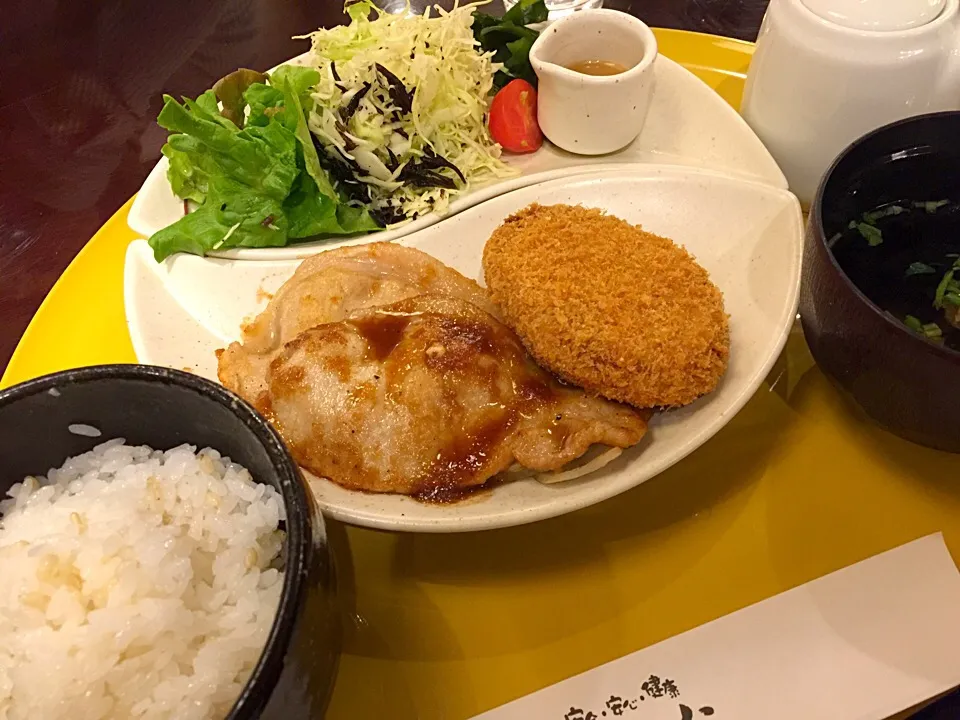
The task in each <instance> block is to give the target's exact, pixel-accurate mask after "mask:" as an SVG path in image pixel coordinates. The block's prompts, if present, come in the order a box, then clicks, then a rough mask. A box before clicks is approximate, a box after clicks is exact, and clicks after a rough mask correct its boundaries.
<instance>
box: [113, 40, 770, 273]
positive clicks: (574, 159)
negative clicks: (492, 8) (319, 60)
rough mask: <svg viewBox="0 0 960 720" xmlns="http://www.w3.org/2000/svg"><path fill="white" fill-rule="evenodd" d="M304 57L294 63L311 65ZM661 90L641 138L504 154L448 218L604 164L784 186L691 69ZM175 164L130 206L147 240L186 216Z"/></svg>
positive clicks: (359, 238)
mask: <svg viewBox="0 0 960 720" xmlns="http://www.w3.org/2000/svg"><path fill="white" fill-rule="evenodd" d="M308 57H309V56H308V55H307V54H304V55H301V56H299V57H297V58H295V59H294V60H292V61H290V64H292V65H297V66H301V65H304V64H306V63H307V61H308ZM654 69H655V90H654V93H653V99H652V101H651V105H650V111H649V114H648V116H647V119H646V122H645V124H644V126H643V130H642V131H641V133H640V135H639V137H637V139H636V140H634V141H633V143H631V144H630V145H628V146H627V147H626V148H624V149H623V150H621V151H619V152H616V153H612V154H609V155H600V156H584V155H574V154H572V153H568V152H565V151H563V150H560V149H558V148H556V147H554V146H553V145H551V144H550V143H549V142H544V144H543V145H542V147H541V148H540V149H539V150H537V151H536V152H534V153H530V154H524V155H519V154H516V155H515V154H509V153H504V154H503V155H502V159H503V161H504V162H505V163H506V164H507V165H508V166H509V167H510V168H513V169H514V170H515V171H516V172H517V174H516V175H514V176H513V177H507V178H503V179H499V180H496V181H493V182H490V183H488V184H485V185H480V186H478V187H476V188H475V189H470V190H469V191H468V192H466V193H465V194H463V195H460V196H457V197H455V198H454V199H453V200H452V201H451V202H450V204H449V206H448V207H447V209H446V213H445V215H452V214H455V213H458V212H460V211H462V210H465V209H467V208H469V207H473V206H474V205H477V204H478V203H481V202H484V201H486V200H489V199H491V198H494V197H496V196H498V195H502V194H503V193H506V192H510V191H512V190H516V189H519V188H522V187H526V186H528V185H532V184H534V183H538V182H543V181H546V180H552V179H556V178H561V177H566V176H569V175H573V174H578V173H583V172H591V171H597V170H598V169H600V168H601V167H602V168H603V169H608V168H609V167H610V166H611V165H613V166H626V165H631V164H634V163H667V164H675V165H690V166H696V167H704V168H708V169H712V170H717V171H721V172H724V173H727V174H730V175H733V176H739V177H747V178H751V179H754V180H757V181H759V182H762V183H766V184H769V185H771V186H774V187H778V188H783V189H786V187H787V183H786V180H785V178H784V176H783V174H782V173H781V172H780V169H779V168H778V167H777V164H776V162H775V161H774V160H773V158H772V157H771V156H770V154H769V152H767V150H766V148H765V147H764V146H763V144H762V143H761V142H760V140H759V139H758V138H757V137H756V135H755V134H754V133H753V131H752V130H751V129H750V128H749V127H748V126H747V124H746V123H745V122H744V121H743V119H742V118H741V117H740V116H739V115H738V114H737V112H736V111H735V110H734V109H733V108H731V107H730V106H729V105H728V104H727V103H726V102H725V101H724V100H723V99H722V98H721V97H720V96H719V95H717V94H716V93H715V92H714V91H713V90H712V89H711V88H710V87H708V86H707V85H706V84H704V83H703V82H702V81H701V80H700V79H698V78H697V77H696V76H695V75H693V74H692V73H691V72H689V71H688V70H686V69H685V68H684V67H682V66H681V65H679V64H678V63H676V62H674V61H673V60H670V59H669V58H667V57H664V56H662V55H661V56H659V57H658V58H657V59H656V61H655V65H654ZM168 169H169V161H168V160H167V158H163V159H161V160H160V162H159V163H158V164H157V165H156V167H155V168H154V169H153V170H152V171H151V173H150V175H149V176H148V177H147V179H146V181H145V182H144V184H143V187H142V188H141V189H140V192H139V193H138V195H137V197H136V199H135V200H134V203H133V206H132V207H131V209H130V214H129V218H128V222H129V225H130V227H131V228H132V229H133V230H134V231H135V232H137V233H140V234H142V235H143V236H144V237H150V236H151V235H153V234H154V233H156V232H158V231H159V230H161V229H163V228H165V227H167V226H168V225H170V224H171V223H173V222H176V221H177V220H178V219H180V218H181V217H182V216H183V214H184V202H183V200H181V199H180V198H178V197H177V196H176V195H175V194H174V192H173V189H172V188H171V185H170V182H169V180H168V178H167V173H168ZM440 219H442V216H441V215H440V214H438V213H428V214H425V215H422V216H420V217H418V218H417V219H414V220H411V221H409V222H406V223H405V224H402V225H397V226H394V227H390V228H387V229H385V230H383V231H380V232H374V233H370V234H369V235H354V236H346V237H341V238H330V239H323V240H317V241H310V242H303V243H297V244H291V245H288V246H285V247H267V248H237V249H230V250H226V249H224V250H219V251H214V252H212V253H210V254H211V255H213V256H215V257H221V258H232V259H249V260H271V261H273V260H289V259H296V258H304V257H308V256H310V255H313V254H315V253H318V252H322V251H323V250H325V249H328V248H331V247H339V246H343V245H355V244H361V243H367V242H373V241H387V240H395V239H397V238H400V237H403V236H405V235H409V234H411V233H414V232H417V231H418V230H422V229H423V228H425V227H428V226H430V225H432V224H433V223H435V222H437V221H438V220H440Z"/></svg>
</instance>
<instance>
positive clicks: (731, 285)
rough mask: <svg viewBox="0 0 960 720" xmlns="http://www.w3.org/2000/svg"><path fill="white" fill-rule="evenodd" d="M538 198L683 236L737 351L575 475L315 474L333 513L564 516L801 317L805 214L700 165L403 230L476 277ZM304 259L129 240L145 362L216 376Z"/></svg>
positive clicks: (742, 373)
mask: <svg viewBox="0 0 960 720" xmlns="http://www.w3.org/2000/svg"><path fill="white" fill-rule="evenodd" d="M532 202H538V203H542V204H544V205H548V204H554V203H568V204H582V205H584V206H586V207H596V208H600V209H603V210H605V211H607V212H608V213H610V214H612V215H616V216H618V217H620V218H623V219H624V220H627V221H628V222H630V223H635V224H640V225H642V226H643V228H644V229H645V230H647V231H649V232H653V233H656V234H659V235H664V236H667V237H670V238H672V239H673V240H674V241H675V242H677V243H678V244H679V245H682V246H684V247H685V248H687V250H688V251H689V252H690V253H692V254H693V256H694V257H695V258H696V260H697V262H699V263H700V264H701V265H702V266H703V267H704V268H705V269H706V270H707V271H708V272H709V274H710V277H711V279H712V281H713V282H714V283H715V284H716V285H717V287H718V288H719V289H720V290H721V291H722V293H723V297H724V302H725V308H726V311H727V312H728V313H729V315H730V363H729V367H728V370H727V372H726V375H725V376H724V377H723V379H722V380H721V382H720V385H719V387H718V388H717V390H716V391H714V392H713V393H711V394H709V395H707V396H705V397H704V398H702V399H700V400H698V401H696V402H694V403H693V404H692V405H689V406H687V407H685V408H683V409H682V410H675V411H669V412H665V413H661V414H659V415H657V416H656V417H655V418H654V420H653V421H652V422H651V426H650V432H649V433H648V435H647V436H646V437H645V438H644V439H643V441H642V442H641V443H640V444H639V445H636V446H634V447H632V448H629V449H628V450H626V451H625V452H624V453H623V454H622V455H621V456H620V457H619V458H617V459H616V460H615V461H614V462H612V463H611V464H609V465H607V466H605V467H603V468H602V469H600V470H598V471H597V472H594V473H592V474H590V475H587V476H585V477H582V478H579V479H576V480H573V481H570V482H565V483H558V484H555V485H543V484H540V483H539V482H537V481H536V480H534V479H521V480H516V481H512V482H505V483H503V484H499V485H496V486H495V487H492V488H491V489H488V490H484V491H482V492H480V493H479V494H477V495H476V496H475V497H473V498H471V499H469V500H466V501H464V502H461V503H455V504H452V505H433V504H426V503H423V502H419V501H417V500H414V499H411V498H409V497H405V496H398V495H375V494H368V493H360V492H354V491H349V490H345V489H343V488H341V487H339V486H337V485H335V484H333V483H331V482H329V481H325V480H319V481H318V482H316V483H314V485H313V489H314V491H315V494H316V495H317V499H318V501H319V503H320V504H321V506H322V507H323V508H324V510H325V511H326V512H328V513H330V514H331V515H333V516H334V517H337V518H338V519H341V520H344V521H346V522H350V523H354V524H359V525H365V526H370V527H377V528H384V529H391V530H408V531H433V532H461V531H469V530H479V529H484V528H493V527H503V526H509V525H516V524H520V523H525V522H532V521H535V520H539V519H543V518H547V517H552V516H556V515H560V514H563V513H566V512H570V511H572V510H575V509H578V508H582V507H585V506H587V505H591V504H593V503H596V502H599V501H601V500H604V499H606V498H609V497H612V496H614V495H616V494H618V493H621V492H623V491H625V490H627V489H629V488H631V487H633V486H635V485H637V484H639V483H641V482H643V481H645V480H647V479H649V478H651V477H653V476H654V475H656V474H657V473H659V472H661V471H663V470H664V469H666V468H667V467H669V466H670V465H672V464H674V463H676V462H677V461H678V460H680V459H681V458H683V457H685V456H686V455H687V454H689V453H690V452H692V451H693V450H695V449H696V448H697V447H699V446H700V445H702V444H703V443H704V442H706V440H708V439H709V438H710V437H711V436H713V435H714V434H715V433H716V432H717V431H718V430H719V429H720V428H722V427H723V426H724V425H725V424H726V423H727V422H728V421H729V420H730V419H731V418H732V417H733V416H734V415H735V414H736V412H737V411H738V410H739V409H740V408H741V407H742V406H743V405H744V403H746V401H747V400H748V399H749V398H750V397H751V395H752V394H753V393H754V392H755V391H756V389H757V388H758V387H759V385H760V383H761V382H762V380H763V378H764V376H765V375H766V374H767V372H768V371H769V369H770V368H771V366H772V364H773V362H774V361H775V359H776V358H777V356H778V355H779V353H780V351H781V349H782V348H783V345H784V342H785V341H786V338H787V335H788V332H789V330H790V327H791V326H792V324H793V321H794V318H795V316H796V307H797V297H798V288H799V282H800V257H801V248H802V218H801V213H800V207H799V204H798V202H797V200H796V199H795V198H794V196H793V195H792V194H790V193H789V192H787V191H786V190H783V189H781V188H778V187H774V186H772V185H770V184H765V183H761V182H756V181H752V180H746V179H743V178H735V177H730V176H728V175H725V174H722V173H717V172H713V171H710V170H704V169H698V168H689V167H682V166H668V165H654V164H647V165H637V166H634V167H633V168H632V169H629V170H614V169H610V168H607V169H606V170H605V173H604V175H603V176H600V175H597V174H590V175H581V176H577V177H570V178H563V179H559V180H553V181H550V182H547V183H543V184H539V185H536V186H534V187H527V188H523V189H520V190H516V191H514V192H510V193H507V194H504V195H501V196H500V197H497V198H494V199H491V200H489V201H487V202H485V203H483V204H480V205H478V206H476V207H473V208H471V209H469V210H467V211H466V212H463V213H460V214H458V215H456V216H454V217H452V218H450V219H447V220H445V221H444V222H442V223H439V224H436V225H433V226H432V227H430V228H427V229H425V230H421V231H419V232H416V233H412V234H410V235H407V236H405V237H404V238H402V239H401V240H400V241H399V242H400V244H402V245H409V246H411V247H414V248H417V249H419V250H422V251H424V252H426V253H428V254H430V255H432V256H433V257H435V258H437V259H438V260H440V261H442V262H444V263H446V264H447V265H449V266H451V267H453V268H454V269H456V270H459V271H460V272H462V273H463V274H465V275H466V276H467V277H469V278H475V279H477V280H478V281H480V282H481V283H482V282H483V277H482V269H481V257H482V254H483V248H484V246H485V244H486V242H487V240H488V238H489V237H490V235H491V233H492V232H493V231H494V230H495V229H496V228H497V227H498V226H499V225H500V224H501V223H502V222H503V220H504V219H505V218H506V217H508V216H509V215H511V214H512V213H514V212H516V211H518V210H520V209H522V208H524V207H526V206H527V205H529V204H530V203H532ZM583 241H584V242H589V241H590V238H589V237H588V236H585V237H584V239H583ZM545 261H548V259H546V260H545ZM297 265H298V262H297V261H296V260H269V261H263V262H255V263H251V262H247V261H239V260H229V259H210V258H207V259H204V258H200V257H194V256H188V255H178V256H176V257H174V258H172V259H171V260H168V261H167V262H165V263H161V264H158V263H156V262H155V261H154V259H153V255H152V252H151V249H150V248H149V246H148V245H147V243H146V242H145V241H143V240H138V241H135V242H133V243H132V244H131V245H130V247H129V249H128V252H127V262H126V269H125V302H126V312H127V321H128V326H129V329H130V335H131V339H132V341H133V345H134V348H135V351H136V354H137V357H138V359H139V361H140V362H144V363H152V364H158V365H166V366H169V367H176V368H186V369H189V370H191V371H193V372H196V373H198V374H200V375H204V376H206V377H210V378H216V371H217V359H216V355H215V353H216V351H217V350H218V349H221V348H224V347H225V346H226V345H227V344H229V342H231V341H233V340H235V339H238V338H239V337H240V326H241V324H243V323H244V322H246V321H249V320H250V319H251V318H252V317H253V316H254V315H255V314H256V313H258V312H259V311H260V310H262V309H263V308H264V307H265V305H266V303H267V302H268V300H269V298H270V297H271V294H272V293H273V292H274V291H276V289H277V288H278V287H279V286H280V285H282V284H283V282H284V281H285V280H286V279H288V278H289V277H290V276H291V275H292V273H293V272H294V270H295V269H296V267H297ZM584 282H590V278H584Z"/></svg>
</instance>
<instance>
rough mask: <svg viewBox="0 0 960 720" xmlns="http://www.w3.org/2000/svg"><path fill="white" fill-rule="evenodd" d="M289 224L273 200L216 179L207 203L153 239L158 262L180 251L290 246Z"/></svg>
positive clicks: (227, 181) (237, 184) (152, 244)
mask: <svg viewBox="0 0 960 720" xmlns="http://www.w3.org/2000/svg"><path fill="white" fill-rule="evenodd" d="M287 227H288V221H287V218H286V216H285V215H284V213H283V209H282V207H281V204H280V203H279V202H278V201H277V200H275V199H274V198H271V197H268V196H265V195H262V194H259V193H256V192H253V191H251V190H250V189H249V188H247V187H245V186H243V185H241V184H240V183H236V182H233V181H231V180H228V179H226V178H217V179H216V180H215V181H214V183H213V185H212V187H211V188H210V193H209V195H208V198H207V202H205V203H204V204H203V205H201V206H200V207H199V208H197V209H196V210H195V211H193V212H191V213H189V214H188V215H184V216H183V217H182V218H180V219H179V220H177V222H175V223H173V225H169V226H167V227H165V228H164V229H163V230H160V231H159V232H157V233H154V235H152V236H151V238H150V247H152V248H153V255H154V258H156V260H157V261H158V262H159V261H161V260H163V259H164V258H166V257H168V256H170V255H172V254H174V253H178V252H186V253H192V254H194V255H205V254H207V253H208V252H211V251H213V250H220V249H222V248H227V247H279V246H283V245H286V244H287V240H288V237H287Z"/></svg>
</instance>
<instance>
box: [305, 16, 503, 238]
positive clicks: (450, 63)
mask: <svg viewBox="0 0 960 720" xmlns="http://www.w3.org/2000/svg"><path fill="white" fill-rule="evenodd" d="M475 7H476V5H464V6H462V7H461V6H459V5H455V6H454V8H453V9H452V10H451V11H449V12H447V11H444V10H443V9H441V8H435V10H436V12H435V13H433V14H432V13H431V9H430V8H427V10H426V11H425V12H424V14H423V15H420V16H416V15H411V14H409V13H407V14H401V15H391V14H389V13H386V12H384V11H382V10H380V9H378V8H376V7H375V6H374V5H373V4H372V3H370V2H369V1H368V0H361V1H360V2H356V3H353V4H348V6H347V7H346V12H347V13H348V14H349V15H350V18H351V22H350V24H349V25H345V26H341V27H335V28H330V29H321V30H317V31H316V32H314V33H312V34H311V35H309V36H308V37H310V39H311V41H312V51H311V62H312V65H313V66H314V67H315V68H316V69H317V70H319V72H320V81H319V82H318V83H317V85H316V86H315V87H314V88H313V93H312V97H313V99H314V101H315V103H314V107H313V110H312V111H311V112H310V117H309V127H310V130H311V131H312V133H313V134H314V136H315V138H316V140H315V142H316V143H317V144H318V145H319V146H320V148H322V152H321V153H320V155H321V160H322V163H323V165H324V167H325V169H326V170H327V171H328V173H329V174H330V175H331V177H332V178H334V179H335V180H336V182H337V185H338V189H339V190H340V191H341V192H343V193H344V194H345V195H346V196H347V197H348V198H349V199H350V202H351V203H352V204H355V205H362V206H365V207H368V208H369V209H370V211H371V214H372V215H373V216H374V217H375V218H378V219H379V220H380V221H381V222H383V223H384V224H393V223H398V222H404V221H406V220H410V219H413V218H416V217H418V216H419V215H422V214H424V213H428V212H439V213H443V212H444V211H445V210H446V208H447V205H448V203H449V202H450V200H451V199H452V198H453V197H456V196H457V195H460V194H462V193H465V192H467V191H469V190H470V189H471V188H473V187H476V186H477V185H481V184H484V183H487V182H490V181H493V180H496V179H498V178H504V177H509V176H513V175H516V174H517V171H516V170H515V169H513V168H510V167H509V166H508V165H507V164H506V163H504V162H503V161H502V160H501V159H500V146H499V145H498V144H497V143H495V142H494V141H493V139H492V138H491V137H490V132H489V130H488V129H487V123H486V113H487V109H488V102H489V95H490V93H491V90H492V88H493V78H494V74H495V73H496V72H497V70H499V69H500V65H499V64H498V63H494V62H493V60H492V55H493V54H492V53H484V52H482V50H480V49H479V47H478V43H477V42H476V41H475V40H474V35H473V30H472V24H473V12H474V9H475ZM371 15H372V16H373V18H372V19H370V16H371ZM320 148H318V149H320ZM451 166H452V167H451Z"/></svg>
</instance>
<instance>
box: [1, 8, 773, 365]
mask: <svg viewBox="0 0 960 720" xmlns="http://www.w3.org/2000/svg"><path fill="white" fill-rule="evenodd" d="M385 1H387V2H396V1H397V0H385ZM418 1H419V3H420V4H424V3H423V0H414V3H413V4H414V5H416V4H417V3H418ZM498 4H499V0H495V3H494V4H491V6H489V7H491V8H493V7H495V6H496V5H498ZM766 4H767V0H607V7H615V8H617V9H621V10H628V11H630V12H632V13H633V14H635V15H637V16H638V17H640V18H642V19H643V20H644V21H645V22H647V23H649V24H650V25H656V26H663V27H674V28H684V29H688V30H698V31H701V32H708V33H715V34H719V35H730V36H735V37H739V38H743V39H748V40H752V39H754V38H755V36H756V33H757V30H758V29H759V27H760V20H761V18H762V16H763V12H764V9H765V7H766ZM341 7H342V6H341V4H340V3H339V2H338V0H222V1H221V2H211V3H197V2H186V1H185V0H165V1H164V2H157V3H140V2H136V1H135V0H90V1H89V2H82V3H76V2H65V1H58V0H11V1H10V2H8V3H5V4H4V19H3V23H2V27H0V161H2V164H0V167H2V174H0V371H2V370H3V368H4V367H5V366H6V363H7V361H8V360H9V358H10V354H11V353H12V352H13V349H14V347H15V346H16V343H17V341H18V340H19V338H20V335H21V334H22V333H23V331H24V329H25V328H26V326H27V323H28V322H29V321H30V318H31V317H32V316H33V313H34V312H35V311H36V309H37V307H38V306H39V305H40V302H41V301H42V300H43V298H44V296H45V295H46V293H47V291H48V290H49V289H50V287H51V286H52V285H53V283H54V282H55V281H56V279H57V278H58V277H59V276H60V273H62V272H63V270H64V268H66V266H67V264H68V263H69V262H70V261H71V260H72V259H73V257H74V256H75V255H76V254H77V252H78V251H79V250H80V248H82V247H83V245H84V243H86V242H87V240H88V239H89V238H90V237H91V236H92V235H93V233H94V232H95V231H96V230H97V228H99V227H100V225H102V224H103V222H104V221H106V219H107V218H108V217H110V215H111V214H113V212H114V211H115V210H116V209H117V208H119V207H120V206H121V205H122V204H123V203H124V202H125V201H126V200H127V199H128V198H129V197H130V196H131V195H132V194H134V193H135V192H136V191H137V189H138V188H139V187H140V184H141V183H142V182H143V179H144V178H145V177H146V176H147V173H148V172H149V171H150V168H152V167H153V165H154V163H156V161H157V159H158V158H159V157H160V147H161V145H163V142H164V139H165V132H164V131H163V130H161V129H160V128H159V127H158V126H157V125H156V123H155V122H154V120H155V118H156V116H157V113H158V112H159V110H160V107H161V94H162V93H163V92H169V93H173V94H176V95H190V96H196V95H197V94H199V93H200V92H202V91H203V90H205V89H206V88H208V87H210V85H211V84H212V83H213V81H215V80H216V79H217V78H219V77H221V76H222V75H224V74H225V73H227V72H229V71H230V70H233V69H235V68H237V67H240V66H245V67H252V68H267V67H272V66H273V65H275V64H277V63H278V62H280V61H282V60H284V59H286V58H288V57H291V56H293V55H296V54H298V53H300V52H302V51H303V50H304V49H305V45H304V43H303V41H295V40H292V39H291V36H292V35H296V34H301V33H304V32H308V31H310V30H312V29H315V28H317V27H329V26H330V25H334V24H337V23H339V22H341V20H342V14H341V11H340V9H341ZM489 11H490V12H494V11H495V10H489ZM96 291H97V289H96V288H90V292H91V293H94V292H96Z"/></svg>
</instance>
